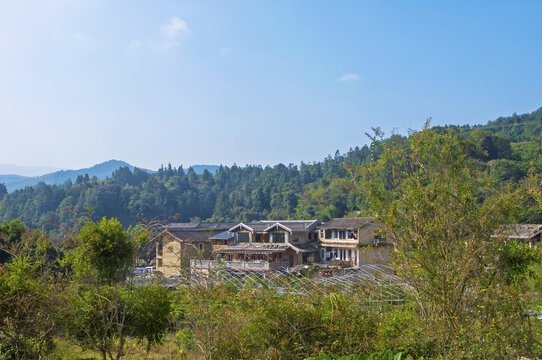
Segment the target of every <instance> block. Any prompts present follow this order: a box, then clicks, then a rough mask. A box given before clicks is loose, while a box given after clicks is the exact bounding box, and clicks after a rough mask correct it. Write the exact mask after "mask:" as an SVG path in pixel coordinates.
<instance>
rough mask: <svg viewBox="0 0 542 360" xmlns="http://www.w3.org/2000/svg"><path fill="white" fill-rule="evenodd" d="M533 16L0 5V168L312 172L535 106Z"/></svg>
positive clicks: (391, 6)
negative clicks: (381, 143) (429, 121)
mask: <svg viewBox="0 0 542 360" xmlns="http://www.w3.org/2000/svg"><path fill="white" fill-rule="evenodd" d="M541 13H542V2H535V1H509V2H501V1H475V2H473V1H449V2H443V1H409V2H407V1H396V2H384V1H374V2H365V1H334V2H330V1H312V0H311V1H309V0H307V1H276V0H274V1H254V0H251V1H166V0H164V1H162V0H157V1H142V0H141V1H137V0H115V1H113V0H110V1H105V0H87V1H72V0H49V1H38V0H35V1H24V0H21V1H4V2H2V3H0V125H1V128H2V135H3V136H2V138H1V140H0V164H6V163H11V164H18V165H23V166H36V165H40V166H51V167H56V168H81V167H88V166H91V165H93V164H95V163H98V162H102V161H105V160H108V159H112V158H115V159H121V160H124V161H127V162H129V163H132V164H134V165H136V166H141V167H146V168H151V169H156V168H158V167H159V166H160V164H167V163H168V162H171V163H172V165H175V166H177V165H179V164H183V165H185V166H187V165H190V164H202V163H203V164H219V163H222V164H227V165H231V164H233V163H237V164H238V165H244V164H247V163H248V164H263V165H265V164H275V163H278V162H283V163H290V162H292V163H299V162H300V161H302V160H303V161H306V162H308V161H319V160H321V159H323V158H324V157H325V156H326V155H327V154H333V153H334V152H335V150H337V149H338V150H340V151H341V152H344V151H347V150H348V149H349V148H351V147H355V146H357V145H363V144H365V143H366V142H367V139H366V137H365V135H364V133H365V132H367V131H370V128H371V127H376V126H380V127H382V129H383V130H384V132H385V133H387V134H390V133H391V132H392V131H397V132H399V133H401V134H406V132H407V129H409V128H413V129H420V128H421V127H422V126H423V123H424V121H425V119H426V118H428V117H432V118H433V124H447V123H448V124H466V123H470V124H475V123H485V122H487V121H488V120H493V119H495V118H497V117H499V116H506V115H510V114H512V113H514V112H517V113H524V112H530V111H533V110H535V109H536V108H538V107H540V106H542V96H541V95H542V71H541V69H542V66H541V65H542V47H541V46H540V45H541V44H540V39H542V21H540V16H539V15H540V14H541Z"/></svg>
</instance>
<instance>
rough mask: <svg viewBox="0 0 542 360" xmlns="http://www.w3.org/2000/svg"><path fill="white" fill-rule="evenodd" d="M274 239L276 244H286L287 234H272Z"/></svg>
mask: <svg viewBox="0 0 542 360" xmlns="http://www.w3.org/2000/svg"><path fill="white" fill-rule="evenodd" d="M271 235H272V237H273V242H274V243H285V242H286V234H285V233H283V232H276V233H272V234H271Z"/></svg>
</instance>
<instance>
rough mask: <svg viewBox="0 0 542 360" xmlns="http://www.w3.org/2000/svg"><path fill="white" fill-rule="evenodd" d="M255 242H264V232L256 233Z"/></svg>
mask: <svg viewBox="0 0 542 360" xmlns="http://www.w3.org/2000/svg"><path fill="white" fill-rule="evenodd" d="M254 241H255V242H262V241H263V240H262V234H256V239H255V240H254Z"/></svg>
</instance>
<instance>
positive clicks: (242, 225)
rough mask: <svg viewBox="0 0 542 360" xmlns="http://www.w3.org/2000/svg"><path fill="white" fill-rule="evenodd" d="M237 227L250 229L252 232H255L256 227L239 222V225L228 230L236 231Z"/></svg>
mask: <svg viewBox="0 0 542 360" xmlns="http://www.w3.org/2000/svg"><path fill="white" fill-rule="evenodd" d="M237 229H245V230H248V231H250V232H254V229H253V228H252V227H250V226H247V225H245V224H243V223H239V224H237V225H235V226H233V227H231V228H230V229H229V230H228V231H229V232H234V231H235V230H237Z"/></svg>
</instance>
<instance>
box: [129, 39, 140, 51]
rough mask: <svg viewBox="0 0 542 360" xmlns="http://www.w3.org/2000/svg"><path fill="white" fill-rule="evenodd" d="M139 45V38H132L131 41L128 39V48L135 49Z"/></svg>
mask: <svg viewBox="0 0 542 360" xmlns="http://www.w3.org/2000/svg"><path fill="white" fill-rule="evenodd" d="M140 46H141V40H139V39H133V40H132V41H130V43H129V44H128V49H137V48H138V47H140Z"/></svg>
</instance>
